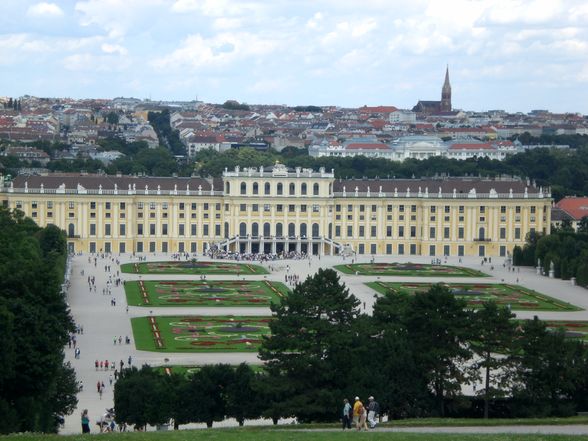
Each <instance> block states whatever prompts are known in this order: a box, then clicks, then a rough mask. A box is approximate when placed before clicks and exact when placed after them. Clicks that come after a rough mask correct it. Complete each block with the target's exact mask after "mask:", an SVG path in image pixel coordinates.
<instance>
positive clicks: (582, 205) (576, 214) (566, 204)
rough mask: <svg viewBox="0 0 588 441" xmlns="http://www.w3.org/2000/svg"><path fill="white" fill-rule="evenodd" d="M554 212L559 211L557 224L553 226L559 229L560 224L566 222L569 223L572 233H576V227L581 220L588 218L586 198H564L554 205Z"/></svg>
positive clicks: (587, 200)
mask: <svg viewBox="0 0 588 441" xmlns="http://www.w3.org/2000/svg"><path fill="white" fill-rule="evenodd" d="M554 211H559V212H560V213H558V216H557V221H558V222H557V223H556V224H554V226H557V227H561V223H562V222H563V221H564V220H566V221H569V222H570V225H571V227H572V228H573V229H574V231H578V226H579V225H580V221H581V220H582V218H584V217H586V216H588V198H586V197H577V196H566V197H565V198H563V199H562V200H560V201H559V202H558V203H557V204H555V207H554Z"/></svg>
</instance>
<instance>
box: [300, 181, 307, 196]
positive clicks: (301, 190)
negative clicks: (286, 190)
mask: <svg viewBox="0 0 588 441" xmlns="http://www.w3.org/2000/svg"><path fill="white" fill-rule="evenodd" d="M300 194H302V195H306V184H304V183H303V184H302V185H301V186H300Z"/></svg>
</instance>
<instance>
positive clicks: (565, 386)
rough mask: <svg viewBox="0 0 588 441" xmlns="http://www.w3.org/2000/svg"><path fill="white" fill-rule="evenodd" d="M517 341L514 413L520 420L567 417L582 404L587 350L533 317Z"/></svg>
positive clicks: (560, 330) (526, 323)
mask: <svg viewBox="0 0 588 441" xmlns="http://www.w3.org/2000/svg"><path fill="white" fill-rule="evenodd" d="M520 334H521V337H520V338H518V339H517V341H516V342H517V352H518V354H519V356H518V357H517V361H518V370H517V371H518V378H517V381H516V383H515V387H514V390H513V395H514V397H515V404H514V406H515V407H514V412H515V414H516V415H521V416H550V415H556V416H569V415H574V414H575V412H576V410H577V406H578V405H579V404H580V403H582V402H585V396H584V395H583V392H585V390H586V386H587V385H588V380H587V376H586V373H587V367H586V366H587V363H586V362H587V357H588V351H587V349H586V347H585V346H584V345H583V344H582V343H581V342H580V341H577V340H571V339H569V338H567V337H566V335H565V331H564V330H563V329H557V330H554V331H549V330H548V329H547V327H546V325H545V323H544V322H542V321H540V320H538V319H537V317H535V318H534V319H533V320H526V321H525V322H524V323H523V324H522V325H521V329H520Z"/></svg>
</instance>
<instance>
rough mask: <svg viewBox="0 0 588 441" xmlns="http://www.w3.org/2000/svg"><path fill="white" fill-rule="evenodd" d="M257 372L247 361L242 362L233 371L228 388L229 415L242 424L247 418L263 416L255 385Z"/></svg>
mask: <svg viewBox="0 0 588 441" xmlns="http://www.w3.org/2000/svg"><path fill="white" fill-rule="evenodd" d="M254 382H255V373H254V372H253V369H251V367H249V366H248V365H247V364H245V363H241V364H240V365H239V366H237V368H236V369H235V370H234V372H233V378H232V380H231V381H230V383H229V384H228V385H227V388H226V394H225V397H226V412H227V417H233V418H235V419H236V420H237V422H238V423H239V426H242V425H243V424H244V423H245V419H255V418H259V417H260V416H261V410H262V402H261V400H260V399H259V396H258V395H257V394H256V393H255V391H254V389H253V387H254Z"/></svg>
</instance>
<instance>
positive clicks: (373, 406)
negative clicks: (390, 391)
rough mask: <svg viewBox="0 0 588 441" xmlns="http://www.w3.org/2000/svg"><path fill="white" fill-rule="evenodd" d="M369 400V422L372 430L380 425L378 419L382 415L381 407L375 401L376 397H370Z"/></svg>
mask: <svg viewBox="0 0 588 441" xmlns="http://www.w3.org/2000/svg"><path fill="white" fill-rule="evenodd" d="M368 400H369V403H368V414H367V420H368V424H369V426H370V429H374V428H375V427H376V424H378V421H377V419H376V418H377V416H378V414H379V413H380V405H379V404H378V402H377V401H376V400H375V399H374V397H369V398H368Z"/></svg>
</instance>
